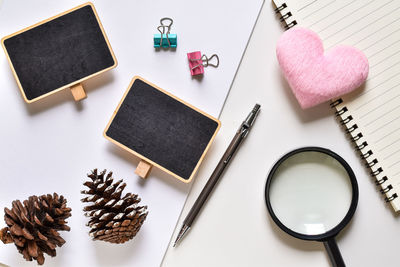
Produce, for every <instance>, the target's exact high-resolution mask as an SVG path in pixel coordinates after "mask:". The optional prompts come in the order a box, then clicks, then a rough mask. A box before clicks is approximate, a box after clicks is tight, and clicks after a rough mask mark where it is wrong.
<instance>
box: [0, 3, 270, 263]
mask: <svg viewBox="0 0 400 267" xmlns="http://www.w3.org/2000/svg"><path fill="white" fill-rule="evenodd" d="M84 2H85V1H82V0H68V1H54V0H35V1H31V0H5V1H1V0H0V38H2V37H3V36H6V35H9V34H12V33H14V32H16V31H18V30H21V29H23V28H25V27H27V26H30V25H32V24H35V23H37V22H39V21H41V20H43V19H47V18H49V17H51V16H54V15H56V14H59V13H61V12H64V11H66V10H68V9H71V8H73V7H75V6H78V5H80V4H82V3H84ZM92 2H93V3H94V5H95V7H96V10H97V12H98V14H99V17H100V20H101V22H102V24H103V26H104V29H105V32H106V34H107V36H108V38H109V40H110V43H111V46H112V48H113V50H114V53H115V55H116V58H117V60H118V66H117V67H116V68H115V69H113V70H110V71H108V72H106V73H104V74H101V75H99V76H97V77H93V78H92V79H89V80H87V81H84V82H83V86H84V87H85V89H86V91H87V93H88V98H87V99H85V100H84V101H82V102H79V103H74V101H73V98H72V95H71V93H70V92H69V90H63V91H62V92H58V93H56V94H53V95H51V96H49V97H46V98H44V99H42V100H39V101H37V102H34V103H32V104H26V103H25V102H24V101H23V98H22V96H21V93H20V92H19V89H18V87H17V83H16V82H15V79H14V77H13V75H12V72H11V70H10V67H9V65H8V62H7V59H6V57H5V53H3V51H0V92H1V93H0V121H1V122H2V125H1V128H0V129H1V130H0V137H1V138H0V151H1V152H2V153H0V166H1V171H0V228H2V227H4V226H5V223H4V220H3V216H4V212H3V208H4V207H11V202H12V201H13V200H15V199H20V200H21V201H23V200H24V199H26V198H27V197H29V196H30V195H33V194H35V195H41V194H47V193H52V192H57V193H59V194H62V195H64V196H65V197H66V198H67V199H68V205H69V206H70V207H71V208H72V217H71V218H69V219H68V225H69V226H70V227H71V231H70V232H62V233H61V235H62V236H63V238H64V239H65V240H66V244H65V245H64V246H63V247H61V248H57V257H54V258H51V257H50V256H45V257H46V262H45V266H49V267H50V266H56V267H62V266H102V267H108V266H113V267H114V266H118V267H123V266H138V267H141V266H143V267H147V266H150V267H151V266H158V265H159V264H160V262H161V260H162V258H163V255H164V253H165V249H166V247H167V245H168V242H169V239H170V236H171V234H172V232H173V230H174V226H175V224H176V221H177V219H178V217H179V214H180V212H181V210H182V207H183V204H184V202H185V199H186V196H187V194H188V191H189V188H190V184H184V183H182V182H180V181H179V180H177V179H175V178H173V177H172V176H170V175H168V174H166V173H164V172H162V171H160V170H158V169H156V168H153V170H152V172H151V174H150V177H149V178H148V179H147V180H146V181H144V180H143V179H141V178H139V177H138V176H137V175H136V174H134V170H135V168H136V166H137V164H138V161H139V160H138V158H136V157H135V156H133V155H131V154H130V153H128V152H126V151H124V150H122V149H121V148H119V147H117V146H116V145H114V144H112V143H111V142H109V141H107V140H106V139H105V138H104V137H103V136H102V133H103V131H104V128H105V127H106V125H107V123H108V121H109V119H110V118H111V115H112V113H113V112H114V110H115V108H116V106H117V105H118V103H119V101H120V99H121V97H122V95H123V93H124V92H125V90H126V89H127V87H128V85H129V82H130V81H131V79H132V78H133V76H135V75H140V76H142V77H143V78H145V79H147V80H149V81H151V82H153V83H155V84H157V85H158V86H160V87H161V88H163V89H166V90H168V91H169V92H171V93H173V94H175V95H177V96H178V97H180V98H181V99H183V100H186V101H188V102H190V103H191V104H192V105H194V106H196V107H198V108H200V109H202V110H204V111H206V112H208V113H209V114H211V115H213V116H218V115H219V113H220V111H221V108H222V106H223V103H224V101H225V96H226V94H227V93H228V91H229V89H230V85H231V83H232V80H233V77H234V75H235V73H236V70H237V66H238V65H239V62H240V60H241V57H242V54H243V51H244V48H245V47H246V44H247V42H248V39H249V36H250V33H251V30H252V29H253V26H254V23H255V21H256V17H257V14H258V13H259V10H260V6H261V4H262V1H261V0H257V1H253V2H251V3H250V4H248V3H245V2H243V1H231V0H223V1H221V0H219V1H217V2H216V1H214V0H204V1H202V2H201V4H200V3H198V2H194V1H191V2H190V1H187V0H169V1H143V0H113V1H110V0H93V1H92ZM228 4H230V7H231V9H229V10H228V11H227V10H226V6H227V5H228ZM165 16H170V17H172V18H173V19H174V24H173V27H172V30H171V32H172V33H177V34H178V39H179V40H178V42H179V44H178V48H177V49H176V50H175V51H174V50H161V51H157V50H155V49H154V48H153V34H154V33H156V32H157V29H156V28H157V26H158V25H159V20H160V18H162V17H165ZM222 18H223V19H222ZM236 33H238V34H236ZM0 50H2V48H0ZM196 50H201V51H202V52H203V53H206V54H208V55H210V54H212V53H217V54H218V55H219V56H220V59H221V64H220V66H219V68H218V69H213V68H208V69H206V75H204V77H203V79H202V80H201V81H200V80H198V79H194V78H192V77H191V75H190V71H189V67H188V61H187V56H186V53H187V52H191V51H196ZM214 88H217V89H216V90H214ZM93 168H99V169H101V170H102V169H105V168H106V169H108V170H112V171H114V177H115V179H116V180H119V179H124V181H125V182H126V183H127V187H126V189H125V191H124V192H126V193H127V192H132V193H136V194H139V196H140V197H141V199H142V202H141V204H144V205H148V207H149V215H148V216H147V219H146V221H145V223H144V224H143V227H142V228H141V230H140V232H139V233H138V234H137V236H136V237H135V239H134V240H133V241H130V242H127V243H124V244H122V245H115V244H110V243H106V242H93V241H92V240H91V239H90V237H89V236H88V232H89V228H88V227H87V226H85V224H86V223H87V221H88V219H87V218H86V217H84V215H83V211H82V208H83V206H84V204H83V203H81V202H80V199H81V198H82V197H83V196H82V194H80V190H83V185H82V183H83V182H84V181H85V180H86V179H87V177H86V174H87V173H88V172H90V170H91V169H93ZM1 264H7V265H8V266H12V267H14V266H18V267H20V266H35V264H34V263H31V262H27V261H25V260H24V259H23V258H22V255H21V254H19V253H18V251H17V249H16V248H15V246H14V245H13V244H11V245H3V243H2V242H0V266H1Z"/></svg>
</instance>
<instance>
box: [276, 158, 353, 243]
mask: <svg viewBox="0 0 400 267" xmlns="http://www.w3.org/2000/svg"><path fill="white" fill-rule="evenodd" d="M352 197H353V192H352V185H351V180H350V178H349V174H348V173H347V171H346V170H345V168H344V167H343V166H342V164H341V163H340V162H338V161H337V160H336V159H335V158H333V157H331V156H329V155H327V154H325V153H321V152H316V151H304V152H300V153H297V154H294V155H292V156H290V157H288V158H287V159H286V160H284V161H283V162H282V163H281V164H280V166H279V167H278V168H277V170H276V172H275V174H274V175H273V177H272V179H271V187H270V190H269V199H270V203H271V208H272V210H273V211H274V213H275V215H276V217H277V218H278V219H279V221H280V222H281V223H282V224H284V225H285V226H286V227H287V228H289V229H290V230H292V231H294V232H297V233H299V234H303V235H319V234H324V233H326V232H328V231H330V230H332V229H333V228H334V227H336V226H337V225H338V224H339V223H340V222H341V221H342V220H343V219H344V217H345V216H346V214H347V213H348V211H349V209H350V205H351V202H352Z"/></svg>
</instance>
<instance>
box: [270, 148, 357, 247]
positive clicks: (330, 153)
mask: <svg viewBox="0 0 400 267" xmlns="http://www.w3.org/2000/svg"><path fill="white" fill-rule="evenodd" d="M303 152H320V153H323V154H326V155H328V156H331V157H333V158H334V159H336V160H337V161H338V162H339V163H340V164H341V165H342V166H343V167H344V168H345V170H346V171H347V174H348V175H349V178H350V181H351V187H352V190H353V197H352V200H351V204H350V208H349V210H348V212H347V214H346V216H345V217H344V218H343V220H342V221H341V222H340V223H339V224H338V225H337V226H335V227H334V228H332V229H331V230H329V231H328V232H326V233H323V234H318V235H306V234H300V233H298V232H295V231H293V230H291V229H289V228H287V227H286V226H285V225H284V224H283V223H282V222H281V221H280V220H279V219H278V217H277V216H276V215H275V213H274V210H273V209H272V206H271V201H270V199H269V194H268V192H269V190H270V188H271V182H272V179H273V177H274V175H275V172H276V171H277V169H278V168H279V167H280V166H281V164H282V163H283V162H284V161H285V160H287V159H288V158H290V157H291V156H293V155H295V154H299V153H303ZM265 203H266V205H267V209H268V212H269V214H270V216H271V218H272V220H273V221H274V222H275V223H276V224H277V225H278V226H279V227H280V228H281V229H282V230H283V231H285V232H286V233H287V234H289V235H291V236H294V237H297V238H299V239H303V240H314V241H325V240H328V239H330V238H332V237H335V236H336V235H337V234H338V233H339V232H340V231H341V230H342V229H343V228H344V227H345V226H346V225H347V224H348V223H349V222H350V220H351V218H352V217H353V215H354V212H355V211H356V208H357V203H358V184H357V180H356V176H355V175H354V172H353V170H352V169H351V167H350V165H349V164H348V163H347V162H346V161H345V160H344V159H343V158H342V157H341V156H339V155H338V154H336V153H335V152H333V151H331V150H329V149H326V148H322V147H302V148H298V149H295V150H293V151H291V152H289V153H287V154H285V155H284V156H282V157H281V158H280V159H279V160H278V161H277V162H276V163H275V164H274V166H273V167H272V169H271V171H270V172H269V174H268V178H267V183H266V185H265Z"/></svg>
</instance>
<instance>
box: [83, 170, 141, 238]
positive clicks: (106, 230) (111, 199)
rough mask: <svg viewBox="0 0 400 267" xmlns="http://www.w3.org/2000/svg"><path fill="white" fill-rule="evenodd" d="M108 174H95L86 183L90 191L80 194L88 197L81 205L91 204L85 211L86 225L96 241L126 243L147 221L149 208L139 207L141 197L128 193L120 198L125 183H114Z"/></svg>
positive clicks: (110, 174) (90, 175) (103, 172)
mask: <svg viewBox="0 0 400 267" xmlns="http://www.w3.org/2000/svg"><path fill="white" fill-rule="evenodd" d="M106 172H107V171H106V170H104V171H102V172H101V173H100V174H98V173H97V169H95V170H93V171H92V173H91V174H88V177H89V178H90V179H91V181H90V180H89V181H87V182H85V183H84V184H83V185H85V186H87V187H88V188H89V190H83V191H81V193H82V194H87V195H90V196H87V197H85V198H83V199H82V202H92V203H90V204H89V205H88V206H85V207H84V209H83V210H84V211H85V215H86V216H87V217H89V218H90V220H89V222H88V223H87V225H88V226H89V227H90V228H91V230H90V232H89V235H90V236H91V237H93V240H103V241H107V242H110V243H115V244H120V243H124V242H126V241H128V240H130V239H132V238H133V237H135V236H136V234H137V232H139V230H140V227H141V226H142V224H143V222H144V220H145V219H146V217H147V213H148V212H147V206H138V203H139V202H140V198H139V197H138V195H135V194H131V193H127V194H126V195H125V196H124V197H121V195H122V191H123V190H124V188H125V186H126V183H122V182H123V181H122V180H119V181H118V182H115V183H114V182H113V178H112V172H109V173H108V174H107V176H106Z"/></svg>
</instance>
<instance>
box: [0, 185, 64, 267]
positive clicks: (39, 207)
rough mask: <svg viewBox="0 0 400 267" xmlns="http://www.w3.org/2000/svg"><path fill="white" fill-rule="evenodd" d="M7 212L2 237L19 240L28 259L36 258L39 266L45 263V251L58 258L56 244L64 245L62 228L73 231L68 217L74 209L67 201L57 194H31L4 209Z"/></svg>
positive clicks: (12, 240) (4, 241)
mask: <svg viewBox="0 0 400 267" xmlns="http://www.w3.org/2000/svg"><path fill="white" fill-rule="evenodd" d="M4 213H5V215H4V220H5V222H6V224H7V225H8V227H5V228H3V229H1V230H0V240H1V241H3V243H4V244H8V243H15V245H16V246H17V249H18V251H19V252H20V253H21V254H22V255H23V256H24V258H25V259H26V260H27V261H32V259H35V260H36V261H37V263H38V264H39V265H42V264H43V263H44V255H43V253H47V254H48V255H50V256H52V257H54V256H56V247H57V246H59V247H61V246H62V245H64V243H65V240H64V239H63V238H62V237H61V236H60V234H59V233H58V231H69V230H70V228H69V227H68V226H67V222H66V221H65V220H66V219H67V218H69V217H70V216H71V209H70V208H68V207H67V200H66V199H65V198H64V197H63V196H58V195H57V194H56V193H54V194H53V195H50V194H48V195H42V196H40V197H37V196H30V197H29V198H28V199H27V200H24V202H23V204H22V203H21V201H19V200H15V201H13V202H12V208H11V210H10V209H8V208H4Z"/></svg>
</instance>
